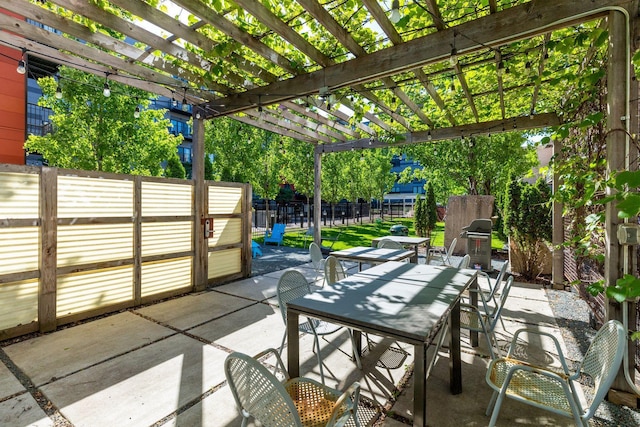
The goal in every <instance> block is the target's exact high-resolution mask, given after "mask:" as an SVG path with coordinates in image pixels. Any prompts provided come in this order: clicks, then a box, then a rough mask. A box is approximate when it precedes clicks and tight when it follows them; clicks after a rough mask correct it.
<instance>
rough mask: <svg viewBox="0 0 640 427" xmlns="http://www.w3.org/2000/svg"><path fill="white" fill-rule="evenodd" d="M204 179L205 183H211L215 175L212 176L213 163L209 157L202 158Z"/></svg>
mask: <svg viewBox="0 0 640 427" xmlns="http://www.w3.org/2000/svg"><path fill="white" fill-rule="evenodd" d="M204 179H206V180H207V181H213V180H214V179H215V175H214V174H213V163H212V162H211V158H210V157H209V155H205V156H204Z"/></svg>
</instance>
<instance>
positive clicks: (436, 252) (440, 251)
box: [427, 237, 458, 265]
mask: <svg viewBox="0 0 640 427" xmlns="http://www.w3.org/2000/svg"><path fill="white" fill-rule="evenodd" d="M456 243H458V238H457V237H454V238H453V240H452V241H451V244H450V245H449V249H447V250H445V249H444V248H431V249H429V252H428V253H427V264H430V263H431V261H439V262H441V263H442V265H451V255H452V254H453V251H454V250H455V248H456Z"/></svg>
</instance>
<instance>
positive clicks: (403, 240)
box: [372, 236, 431, 245]
mask: <svg viewBox="0 0 640 427" xmlns="http://www.w3.org/2000/svg"><path fill="white" fill-rule="evenodd" d="M380 240H392V241H394V242H398V243H400V244H402V245H421V244H423V243H428V242H429V240H431V239H429V238H428V237H409V236H384V237H378V238H375V239H373V240H372V242H375V243H377V242H379V241H380Z"/></svg>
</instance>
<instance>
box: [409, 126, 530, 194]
mask: <svg viewBox="0 0 640 427" xmlns="http://www.w3.org/2000/svg"><path fill="white" fill-rule="evenodd" d="M524 143H525V138H524V136H523V135H522V134H521V133H517V132H511V133H505V134H499V135H491V136H490V137H488V136H475V137H470V138H464V139H454V140H446V141H438V142H437V143H435V144H422V145H415V146H409V147H406V154H407V155H408V156H409V157H412V158H414V159H415V160H417V161H419V162H420V164H421V165H422V166H424V168H423V169H415V170H406V171H404V172H403V173H402V174H401V176H400V180H401V181H402V182H409V181H411V180H413V179H425V180H427V181H428V182H431V183H433V189H434V193H435V196H436V200H438V201H440V202H441V203H446V202H447V200H448V198H449V196H451V195H459V194H487V195H488V194H493V193H494V192H496V189H498V191H502V190H501V189H503V188H504V187H505V185H506V184H507V180H508V177H509V174H511V175H513V176H523V175H525V174H526V173H527V172H529V171H530V170H531V168H532V167H533V166H534V165H535V164H536V163H537V158H536V154H535V150H534V149H533V147H530V146H526V145H524Z"/></svg>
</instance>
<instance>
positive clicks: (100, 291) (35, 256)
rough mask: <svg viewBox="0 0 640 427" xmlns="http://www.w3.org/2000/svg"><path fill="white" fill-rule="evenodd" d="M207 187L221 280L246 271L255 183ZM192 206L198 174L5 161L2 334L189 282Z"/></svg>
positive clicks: (213, 269)
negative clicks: (139, 173) (168, 175)
mask: <svg viewBox="0 0 640 427" xmlns="http://www.w3.org/2000/svg"><path fill="white" fill-rule="evenodd" d="M43 176H46V179H44V178H43ZM206 185H207V186H208V189H207V195H208V196H209V200H208V201H206V202H205V203H207V205H208V206H209V210H208V213H209V215H210V216H213V217H214V219H215V233H214V237H213V238H211V239H209V242H208V246H209V254H208V258H207V259H208V261H209V267H208V277H209V284H217V283H224V282H225V281H228V280H230V279H232V278H236V277H241V276H242V275H243V274H244V275H248V274H250V268H249V269H247V267H246V265H244V264H245V263H246V262H247V256H246V254H247V253H248V254H250V239H249V231H248V230H250V220H251V219H250V213H249V212H248V211H249V210H250V209H249V205H248V203H247V202H246V200H249V199H250V197H251V195H250V192H251V187H250V186H248V185H246V184H233V183H215V182H208V183H206ZM43 206H45V207H46V208H45V209H43ZM41 211H42V212H41ZM45 211H46V212H45ZM194 212H196V209H195V206H194V182H193V181H187V180H178V179H164V178H151V177H133V176H127V175H116V174H109V173H99V172H89V171H70V170H59V169H54V168H35V167H29V166H26V167H25V166H14V165H0V339H6V338H10V337H13V336H17V335H20V334H24V333H28V332H33V331H37V330H38V329H41V330H51V329H52V328H55V327H56V326H57V325H60V324H63V323H68V322H72V321H75V320H80V319H84V318H87V317H91V316H94V315H97V314H102V313H108V312H111V311H116V310H120V309H122V308H126V307H132V306H135V305H137V304H140V303H146V302H151V301H153V300H154V299H156V300H157V299H160V298H164V297H167V296H171V295H177V294H180V293H185V292H188V291H189V290H191V289H193V287H194V268H196V267H195V250H194V248H195V243H194V237H195V236H194V231H195V230H199V229H200V228H199V227H200V220H199V219H198V224H196V223H195V221H196V218H195V216H194ZM245 234H246V235H245ZM45 241H46V245H45V243H44V242H45ZM248 262H250V256H249V258H248ZM41 282H42V283H41ZM43 285H46V286H43ZM43 289H44V291H45V293H41V290H43ZM39 316H40V318H39Z"/></svg>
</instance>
